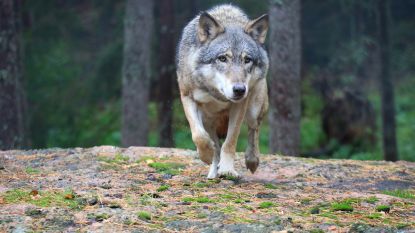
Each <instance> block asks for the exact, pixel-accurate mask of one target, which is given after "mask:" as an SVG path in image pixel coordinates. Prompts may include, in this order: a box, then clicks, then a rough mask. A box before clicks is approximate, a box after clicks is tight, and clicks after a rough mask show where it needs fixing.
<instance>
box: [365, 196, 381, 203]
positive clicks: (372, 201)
mask: <svg viewBox="0 0 415 233" xmlns="http://www.w3.org/2000/svg"><path fill="white" fill-rule="evenodd" d="M365 201H366V202H367V203H370V204H375V203H376V202H378V201H379V199H378V198H377V197H375V196H371V197H368V198H366V199H365Z"/></svg>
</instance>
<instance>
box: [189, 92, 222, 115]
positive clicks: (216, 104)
mask: <svg viewBox="0 0 415 233" xmlns="http://www.w3.org/2000/svg"><path fill="white" fill-rule="evenodd" d="M193 99H194V100H195V101H196V102H197V103H198V104H199V106H200V107H201V108H202V109H203V111H204V112H206V113H211V114H214V113H218V112H222V111H223V110H226V109H229V106H230V103H229V102H222V101H220V100H217V99H215V98H214V97H213V96H211V95H210V94H209V93H207V92H206V91H203V90H200V89H196V90H194V91H193Z"/></svg>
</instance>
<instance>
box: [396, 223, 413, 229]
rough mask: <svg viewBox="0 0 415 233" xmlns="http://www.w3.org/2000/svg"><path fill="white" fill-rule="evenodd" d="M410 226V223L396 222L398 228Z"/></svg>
mask: <svg viewBox="0 0 415 233" xmlns="http://www.w3.org/2000/svg"><path fill="white" fill-rule="evenodd" d="M409 226H410V224H409V223H398V224H396V228H397V229H399V230H402V229H404V228H407V227H409Z"/></svg>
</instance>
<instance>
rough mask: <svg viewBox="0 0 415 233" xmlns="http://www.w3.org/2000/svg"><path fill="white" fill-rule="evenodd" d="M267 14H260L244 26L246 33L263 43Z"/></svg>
mask: <svg viewBox="0 0 415 233" xmlns="http://www.w3.org/2000/svg"><path fill="white" fill-rule="evenodd" d="M268 21H269V20H268V15H267V14H265V15H262V16H260V17H258V18H256V19H254V20H252V21H249V22H248V23H247V24H246V26H245V32H246V33H248V34H249V35H250V36H251V37H252V38H254V40H256V41H258V42H259V43H261V44H263V43H264V42H265V37H266V36H267V31H268V24H269V23H268Z"/></svg>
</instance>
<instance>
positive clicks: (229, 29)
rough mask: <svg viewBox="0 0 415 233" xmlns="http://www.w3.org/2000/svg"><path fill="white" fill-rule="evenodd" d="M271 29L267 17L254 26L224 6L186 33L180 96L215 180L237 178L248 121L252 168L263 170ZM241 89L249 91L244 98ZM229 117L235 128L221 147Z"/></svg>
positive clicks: (205, 14) (193, 23)
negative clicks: (239, 144)
mask: <svg viewBox="0 0 415 233" xmlns="http://www.w3.org/2000/svg"><path fill="white" fill-rule="evenodd" d="M267 28H268V18H267V16H266V15H264V16H262V17H260V18H258V19H255V20H252V21H251V20H249V19H248V17H247V16H246V14H245V13H244V12H243V11H242V10H241V9H240V8H238V7H235V6H232V5H220V6H217V7H214V8H212V9H210V10H208V11H206V12H202V13H201V14H199V15H197V16H196V17H195V18H194V19H193V20H192V21H190V22H189V23H188V24H187V26H186V27H185V28H184V30H183V34H182V37H181V40H180V43H179V46H178V52H177V56H176V63H177V75H178V83H179V88H180V95H181V99H182V103H183V106H184V109H185V113H186V117H187V119H188V121H189V123H190V127H191V130H192V138H193V141H194V142H195V144H196V147H197V149H198V152H199V156H200V157H201V159H202V160H203V161H204V162H206V163H209V164H210V163H212V166H211V170H210V172H209V175H208V177H209V178H212V177H216V175H217V173H218V172H219V175H224V174H232V175H235V174H237V173H236V172H235V171H234V168H233V157H234V154H235V146H236V141H237V138H238V135H239V130H240V124H241V121H242V120H243V119H245V120H246V121H247V123H248V127H249V133H250V135H251V136H250V138H249V145H248V148H247V152H246V164H247V167H248V168H249V169H250V170H251V172H254V171H255V170H256V168H257V166H258V163H259V159H258V155H259V149H258V128H259V125H260V123H261V120H262V117H263V115H264V114H265V112H266V110H267V108H268V96H267V87H266V81H265V77H266V75H267V71H268V63H269V61H268V56H267V53H266V51H265V49H264V47H263V42H264V40H265V36H266V32H267ZM236 87H242V88H243V91H242V94H240V93H237V92H236V91H235V88H236ZM223 117H225V118H226V117H228V118H229V122H228V123H229V127H228V134H227V138H226V140H225V142H224V144H223V146H222V147H220V146H219V140H218V139H217V138H218V135H216V132H215V129H216V128H217V127H220V124H221V123H219V121H220V119H222V118H223ZM219 159H220V161H219ZM218 166H219V168H218ZM215 169H216V170H215ZM217 169H219V170H218V171H217Z"/></svg>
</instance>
